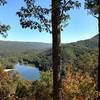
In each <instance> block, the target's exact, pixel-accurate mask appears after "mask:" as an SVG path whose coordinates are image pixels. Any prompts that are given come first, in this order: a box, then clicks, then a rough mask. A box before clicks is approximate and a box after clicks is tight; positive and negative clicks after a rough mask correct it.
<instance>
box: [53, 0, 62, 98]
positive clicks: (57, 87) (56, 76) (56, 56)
mask: <svg viewBox="0 0 100 100" xmlns="http://www.w3.org/2000/svg"><path fill="white" fill-rule="evenodd" d="M60 49H61V42H60V0H52V53H53V58H52V59H53V100H62V96H61V75H60V51H61V50H60Z"/></svg>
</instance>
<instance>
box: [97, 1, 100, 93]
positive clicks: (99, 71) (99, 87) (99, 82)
mask: <svg viewBox="0 0 100 100" xmlns="http://www.w3.org/2000/svg"><path fill="white" fill-rule="evenodd" d="M97 5H99V6H100V0H97ZM98 32H99V47H100V7H99V13H98ZM99 59H100V49H99ZM99 59H98V60H99ZM98 63H99V62H98ZM98 91H99V92H100V63H99V65H98Z"/></svg>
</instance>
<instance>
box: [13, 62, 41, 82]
mask: <svg viewBox="0 0 100 100" xmlns="http://www.w3.org/2000/svg"><path fill="white" fill-rule="evenodd" d="M14 69H15V71H16V72H19V73H20V74H21V76H22V78H24V79H26V80H34V81H35V80H39V79H40V71H39V69H38V68H36V67H31V66H27V65H22V64H19V63H18V64H15V66H14Z"/></svg>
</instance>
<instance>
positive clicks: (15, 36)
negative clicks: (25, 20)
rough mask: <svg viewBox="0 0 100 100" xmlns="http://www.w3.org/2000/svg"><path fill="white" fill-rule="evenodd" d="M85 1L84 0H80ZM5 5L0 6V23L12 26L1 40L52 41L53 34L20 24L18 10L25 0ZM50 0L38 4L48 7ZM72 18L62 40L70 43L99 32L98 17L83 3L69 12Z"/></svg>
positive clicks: (43, 0)
mask: <svg viewBox="0 0 100 100" xmlns="http://www.w3.org/2000/svg"><path fill="white" fill-rule="evenodd" d="M79 1H80V2H83V1H84V0H79ZM7 2H8V3H7V4H6V5H5V6H0V23H3V24H7V25H10V26H11V29H10V30H9V31H8V32H7V33H8V37H7V38H3V37H2V36H1V35H0V40H5V41H24V42H44V43H51V42H52V35H51V34H50V33H46V32H41V33H40V32H38V31H37V30H31V29H23V28H22V27H21V25H20V22H19V18H18V16H17V15H16V12H17V11H19V9H20V8H21V6H23V5H25V3H24V0H7ZM49 3H50V0H38V1H37V4H38V5H42V6H43V7H47V6H48V5H49ZM69 14H70V20H69V21H68V26H67V27H65V28H64V31H62V32H61V42H62V43H70V42H76V41H79V40H84V39H89V38H92V37H93V36H95V35H96V34H97V33H98V23H97V19H96V18H94V17H93V16H92V15H90V14H89V13H88V12H87V10H84V5H83V3H82V4H81V8H80V9H74V10H71V11H70V12H69Z"/></svg>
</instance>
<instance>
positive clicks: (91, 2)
mask: <svg viewBox="0 0 100 100" xmlns="http://www.w3.org/2000/svg"><path fill="white" fill-rule="evenodd" d="M99 2H100V1H99V0H85V8H86V9H88V11H89V13H90V14H92V15H93V16H94V17H96V18H98V14H99V12H100V5H99Z"/></svg>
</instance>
